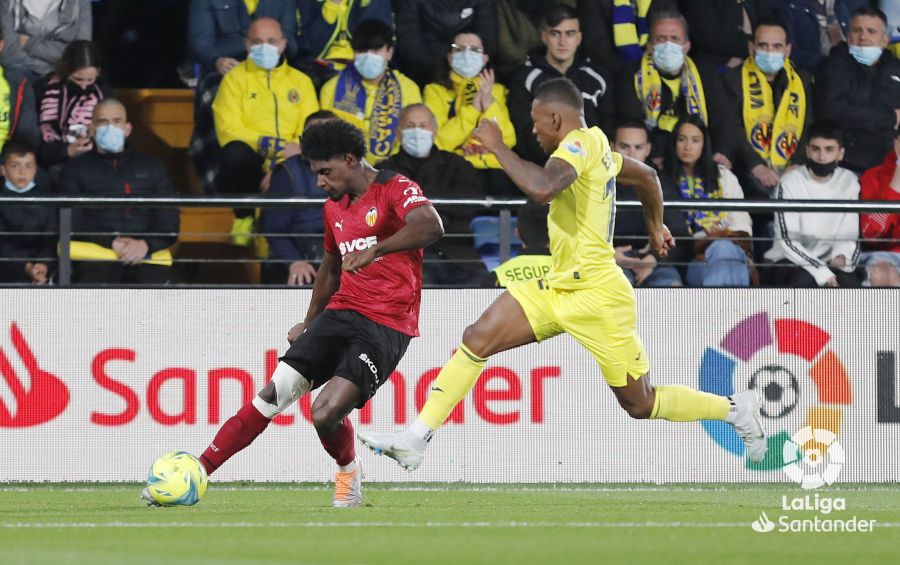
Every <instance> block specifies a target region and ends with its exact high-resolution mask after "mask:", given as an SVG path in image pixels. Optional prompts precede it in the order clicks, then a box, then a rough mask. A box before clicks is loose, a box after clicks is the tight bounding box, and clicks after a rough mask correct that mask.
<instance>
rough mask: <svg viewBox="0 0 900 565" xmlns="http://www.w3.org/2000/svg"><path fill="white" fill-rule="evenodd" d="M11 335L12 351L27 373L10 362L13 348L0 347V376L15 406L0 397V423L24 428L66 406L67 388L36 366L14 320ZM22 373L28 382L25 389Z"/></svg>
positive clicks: (32, 354) (35, 424)
mask: <svg viewBox="0 0 900 565" xmlns="http://www.w3.org/2000/svg"><path fill="white" fill-rule="evenodd" d="M10 338H11V341H12V346H13V349H14V350H15V354H16V355H17V356H18V359H19V360H21V363H22V365H24V367H25V371H26V372H27V373H28V374H27V376H26V375H19V374H17V371H16V370H15V368H14V367H13V364H12V363H11V362H10V355H11V354H12V352H7V351H5V350H4V349H3V348H2V347H0V376H2V377H3V380H4V381H6V385H7V386H8V387H9V390H10V391H11V392H12V395H13V397H14V398H15V407H14V410H11V409H10V407H8V406H7V405H6V403H5V402H4V401H3V399H2V398H0V427H2V428H26V427H29V426H37V425H39V424H43V423H45V422H49V421H50V420H52V419H53V418H56V417H57V416H59V415H60V414H61V413H62V412H63V410H65V409H66V406H67V405H68V404H69V389H68V388H66V385H65V384H64V383H63V382H62V381H61V380H60V379H59V378H58V377H57V376H56V375H53V374H51V373H48V372H47V371H44V370H43V369H41V368H40V367H38V362H37V359H36V358H35V356H34V353H32V351H31V347H29V346H28V342H26V341H25V336H23V335H22V332H21V331H19V327H18V326H17V325H16V324H15V323H13V324H12V326H11V327H10ZM23 377H26V378H27V380H28V381H30V382H31V385H30V386H29V387H28V389H27V390H26V388H25V385H24V384H23Z"/></svg>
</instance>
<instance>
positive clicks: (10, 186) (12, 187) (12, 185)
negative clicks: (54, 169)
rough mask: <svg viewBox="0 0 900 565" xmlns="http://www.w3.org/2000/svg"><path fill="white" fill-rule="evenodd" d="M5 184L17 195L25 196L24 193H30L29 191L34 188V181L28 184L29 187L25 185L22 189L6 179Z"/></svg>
mask: <svg viewBox="0 0 900 565" xmlns="http://www.w3.org/2000/svg"><path fill="white" fill-rule="evenodd" d="M4 184H5V185H6V188H8V189H9V190H11V191H13V192H15V193H18V194H24V193H26V192H28V191H29V190H31V189H32V188H34V181H31V182H30V183H28V184H27V185H25V186H24V187H22V188H19V187H18V186H16V185H14V184H13V183H12V182H10V180H9V179H6V182H5V183H4Z"/></svg>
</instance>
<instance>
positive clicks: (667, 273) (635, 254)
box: [612, 121, 693, 287]
mask: <svg viewBox="0 0 900 565" xmlns="http://www.w3.org/2000/svg"><path fill="white" fill-rule="evenodd" d="M612 148H613V149H614V150H615V151H617V152H618V153H621V154H622V155H625V156H626V157H631V158H632V159H637V160H638V161H640V162H642V163H644V162H646V163H647V164H648V165H650V166H651V167H652V166H653V164H652V163H650V161H649V157H650V150H651V146H650V137H649V136H648V133H647V128H645V127H644V125H643V124H642V123H641V122H637V121H625V122H622V123H621V124H619V126H618V127H617V128H616V131H615V134H614V135H613V143H612ZM659 180H660V183H661V184H662V189H663V199H664V200H666V201H673V200H678V199H679V196H678V190H677V189H676V188H675V186H674V184H673V183H672V180H671V179H670V178H668V177H667V176H665V175H661V176H660V179H659ZM616 200H617V201H618V200H638V195H637V191H635V189H634V187H633V186H627V185H624V184H618V183H617V184H616ZM663 213H664V216H663V223H665V224H666V226H667V227H668V228H669V229H670V230H672V235H673V236H675V238H676V240H680V241H682V242H683V243H682V244H680V245H677V246H676V247H674V248H673V249H671V250H669V254H668V255H667V256H666V257H665V258H663V259H657V258H656V257H655V256H654V255H652V254H651V253H649V252H648V250H649V248H648V243H647V242H648V241H649V236H648V235H647V224H646V223H645V221H644V212H643V211H642V210H640V209H638V210H630V209H629V210H624V209H623V210H620V211H618V212H617V213H616V229H615V234H614V243H615V250H616V263H617V264H618V265H619V267H621V268H622V271H623V272H624V273H625V276H626V277H628V280H629V281H630V282H631V284H632V285H633V286H642V287H671V286H683V283H682V276H683V274H684V272H685V271H686V270H687V264H688V263H689V262H690V261H691V259H692V258H693V257H692V256H691V246H690V245H688V242H689V241H690V234H688V231H687V222H686V221H685V216H684V212H681V211H680V210H676V209H674V208H668V207H667V208H665V209H664V211H663Z"/></svg>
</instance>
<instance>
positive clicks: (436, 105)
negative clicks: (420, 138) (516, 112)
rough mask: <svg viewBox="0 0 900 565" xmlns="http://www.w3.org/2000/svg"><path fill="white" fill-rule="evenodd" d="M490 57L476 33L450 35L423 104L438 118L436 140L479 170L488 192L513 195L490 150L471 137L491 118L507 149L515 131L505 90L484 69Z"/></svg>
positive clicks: (490, 194) (506, 195)
mask: <svg viewBox="0 0 900 565" xmlns="http://www.w3.org/2000/svg"><path fill="white" fill-rule="evenodd" d="M489 60H490V57H489V56H488V55H487V54H486V53H485V50H484V43H482V41H481V38H480V37H479V36H478V35H477V34H474V33H469V32H464V33H460V34H458V35H457V36H456V37H454V38H453V43H451V44H450V50H449V53H447V58H446V62H445V63H444V65H445V67H444V69H445V70H444V72H443V73H441V75H440V79H439V80H438V81H437V82H433V83H431V84H429V85H428V86H426V87H425V104H426V105H427V106H428V107H429V108H430V109H431V111H432V112H433V113H434V115H435V117H436V118H437V123H438V133H437V137H436V139H435V144H436V145H437V146H438V148H439V149H443V150H444V151H452V152H453V153H456V154H457V155H460V156H462V157H464V158H465V159H466V161H468V162H469V163H471V164H472V166H474V167H475V168H476V169H478V170H479V171H480V175H481V177H482V184H483V185H484V187H485V190H486V191H487V194H488V195H489V196H496V197H501V198H503V197H516V196H520V195H521V192H519V190H518V189H517V188H516V187H515V185H513V184H512V181H510V180H509V177H508V176H507V175H506V173H505V172H504V171H503V169H502V168H501V167H500V162H499V161H497V157H496V156H494V154H493V153H491V152H489V151H487V150H485V149H484V147H483V146H482V145H481V143H479V142H478V141H476V140H475V138H474V137H473V136H472V132H473V131H474V130H475V128H476V127H477V126H478V122H479V121H481V120H482V119H489V120H494V121H495V122H497V125H499V126H500V130H501V131H502V132H503V142H504V143H505V144H506V145H507V146H508V147H514V146H515V145H516V130H515V128H514V127H513V124H512V121H511V120H510V118H509V109H508V108H507V106H506V97H507V90H506V87H505V86H503V85H502V84H498V83H496V82H495V81H494V71H493V70H492V69H490V68H485V67H486V65H487V64H488V61H489Z"/></svg>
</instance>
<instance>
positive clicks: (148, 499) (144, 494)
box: [141, 487, 162, 507]
mask: <svg viewBox="0 0 900 565" xmlns="http://www.w3.org/2000/svg"><path fill="white" fill-rule="evenodd" d="M141 502H143V503H144V504H146V505H147V506H160V507H161V506H162V504H160V503H159V502H156V500H155V499H154V498H153V497H152V496H150V489H148V488H147V487H144V490H142V491H141Z"/></svg>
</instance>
